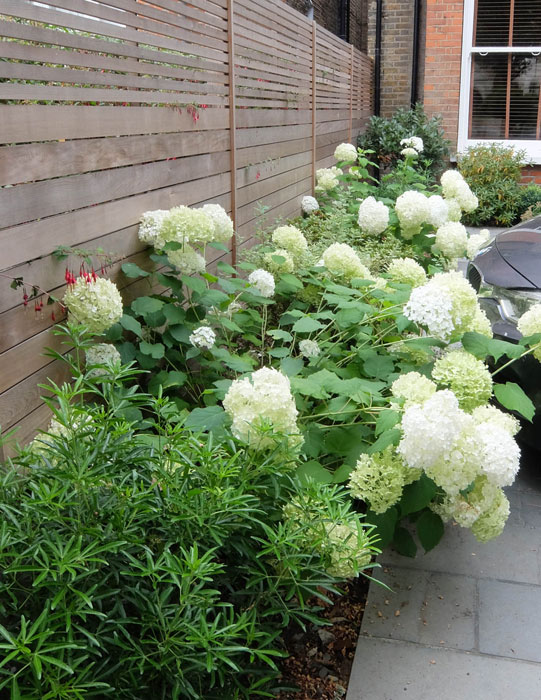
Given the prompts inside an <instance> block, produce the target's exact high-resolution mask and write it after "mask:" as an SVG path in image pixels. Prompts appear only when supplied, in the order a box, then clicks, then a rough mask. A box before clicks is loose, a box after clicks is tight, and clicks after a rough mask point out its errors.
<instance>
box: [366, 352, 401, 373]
mask: <svg viewBox="0 0 541 700" xmlns="http://www.w3.org/2000/svg"><path fill="white" fill-rule="evenodd" d="M393 370H394V362H393V360H392V358H391V357H389V355H374V356H373V357H370V358H369V359H368V360H366V362H365V363H364V371H365V372H366V374H367V375H368V376H369V377H375V378H376V379H386V378H387V377H388V376H389V374H391V372H392V371H393Z"/></svg>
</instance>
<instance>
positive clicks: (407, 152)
mask: <svg viewBox="0 0 541 700" xmlns="http://www.w3.org/2000/svg"><path fill="white" fill-rule="evenodd" d="M400 155H402V156H410V157H411V158H414V157H415V156H418V155H419V154H418V153H417V151H416V150H415V148H410V147H409V146H408V147H407V148H403V149H402V150H401V151H400Z"/></svg>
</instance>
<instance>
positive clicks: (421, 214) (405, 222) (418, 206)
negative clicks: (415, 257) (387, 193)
mask: <svg viewBox="0 0 541 700" xmlns="http://www.w3.org/2000/svg"><path fill="white" fill-rule="evenodd" d="M395 211H396V215H397V216H398V220H399V221H400V228H401V230H402V235H403V237H404V238H411V237H412V236H413V235H415V234H416V233H418V232H419V230H420V228H421V226H422V225H423V224H424V223H425V221H428V219H429V216H430V207H429V204H428V197H425V195H424V194H422V192H417V190H407V191H406V192H404V193H403V194H401V195H400V196H399V197H398V198H397V200H396V203H395Z"/></svg>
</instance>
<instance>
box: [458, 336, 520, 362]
mask: <svg viewBox="0 0 541 700" xmlns="http://www.w3.org/2000/svg"><path fill="white" fill-rule="evenodd" d="M462 345H463V347H464V349H465V350H467V351H468V352H469V353H471V354H472V355H474V356H475V357H477V358H478V359H480V360H484V359H485V357H488V356H489V355H490V356H492V357H493V358H494V361H495V362H497V361H498V360H499V359H500V357H502V355H507V357H510V358H515V357H520V355H522V353H523V352H524V349H523V348H522V347H521V346H520V345H516V344H515V343H508V342H507V341H506V340H497V339H496V338H488V337H487V336H486V335H482V334H481V333H474V332H469V333H464V335H463V336H462Z"/></svg>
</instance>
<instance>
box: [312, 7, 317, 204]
mask: <svg viewBox="0 0 541 700" xmlns="http://www.w3.org/2000/svg"><path fill="white" fill-rule="evenodd" d="M316 44H317V35H316V23H315V20H314V21H312V194H315V187H316V118H317V110H316Z"/></svg>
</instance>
